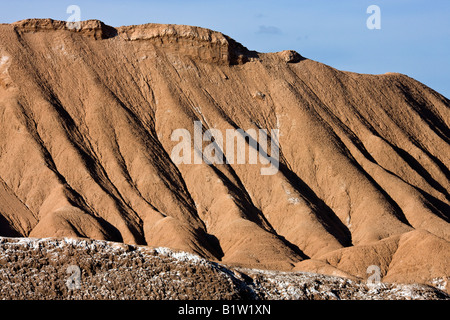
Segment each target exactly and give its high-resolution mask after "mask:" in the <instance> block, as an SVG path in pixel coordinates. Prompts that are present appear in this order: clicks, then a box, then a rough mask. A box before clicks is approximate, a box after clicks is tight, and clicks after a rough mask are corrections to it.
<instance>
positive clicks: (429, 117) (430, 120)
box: [397, 84, 450, 143]
mask: <svg viewBox="0 0 450 320" xmlns="http://www.w3.org/2000/svg"><path fill="white" fill-rule="evenodd" d="M397 87H398V88H399V89H400V90H401V92H402V93H403V95H404V98H405V101H406V103H407V104H408V105H410V106H411V107H412V108H413V109H414V111H416V112H417V114H419V115H420V117H421V118H422V119H423V120H424V121H425V122H426V123H427V124H428V126H429V127H430V129H431V130H433V131H434V132H435V133H436V134H437V135H438V136H439V137H440V138H441V139H442V140H444V141H445V142H447V143H450V129H449V128H448V126H447V125H446V124H445V122H444V121H443V120H442V119H441V118H440V117H439V116H438V115H436V114H435V113H434V112H432V110H430V109H429V108H428V106H427V105H426V103H425V102H424V101H423V103H419V101H418V99H417V97H415V96H414V94H413V93H412V92H411V89H410V88H409V87H408V86H405V85H403V84H397ZM447 102H448V100H447Z"/></svg>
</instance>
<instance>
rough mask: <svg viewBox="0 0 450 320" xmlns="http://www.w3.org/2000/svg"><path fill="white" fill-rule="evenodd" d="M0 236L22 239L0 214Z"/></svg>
mask: <svg viewBox="0 0 450 320" xmlns="http://www.w3.org/2000/svg"><path fill="white" fill-rule="evenodd" d="M0 236H1V237H23V235H21V234H20V233H19V231H17V230H16V229H14V228H13V227H12V226H11V224H10V222H9V221H8V220H7V219H6V218H5V217H4V216H3V215H2V214H1V213H0Z"/></svg>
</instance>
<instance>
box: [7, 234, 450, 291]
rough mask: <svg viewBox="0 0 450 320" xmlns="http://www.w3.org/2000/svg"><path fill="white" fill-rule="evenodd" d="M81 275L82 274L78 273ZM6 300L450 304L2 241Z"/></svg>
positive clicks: (332, 282) (95, 248) (131, 252)
mask: <svg viewBox="0 0 450 320" xmlns="http://www.w3.org/2000/svg"><path fill="white" fill-rule="evenodd" d="M77 270H79V272H80V273H79V274H78V273H77ZM0 283H1V286H0V299H191V300H192V299H196V300H197V299H222V300H223V299H227V300H228V299H234V300H236V299H257V300H261V299H262V300H265V299H270V300H276V299H300V300H306V299H308V300H309V299H318V300H322V299H334V300H336V299H427V300H428V299H448V298H449V297H448V296H447V295H446V294H445V293H444V292H442V291H440V290H437V289H436V288H433V287H430V286H423V285H399V284H385V283H382V284H379V285H377V286H375V287H370V286H368V285H367V284H366V283H364V282H358V281H351V280H349V279H345V278H340V277H331V276H323V275H318V274H312V273H301V272H277V271H260V270H252V269H236V268H227V267H225V266H223V265H220V264H217V263H213V262H209V261H207V260H205V259H202V258H200V257H198V256H195V255H192V254H189V253H185V252H175V251H171V250H169V249H167V248H148V247H142V246H133V245H123V244H120V243H113V242H106V241H96V240H75V239H60V240H57V239H30V238H0Z"/></svg>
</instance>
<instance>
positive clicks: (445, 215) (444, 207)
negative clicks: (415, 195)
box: [416, 188, 450, 223]
mask: <svg viewBox="0 0 450 320" xmlns="http://www.w3.org/2000/svg"><path fill="white" fill-rule="evenodd" d="M416 190H417V191H419V192H420V194H421V195H422V196H423V197H424V198H425V199H426V200H427V201H428V203H425V205H426V206H427V207H428V208H429V209H430V210H431V211H433V213H434V214H436V215H437V216H438V217H439V218H441V219H443V220H445V221H446V222H448V223H450V205H448V204H447V203H445V202H443V201H441V200H439V199H437V198H435V197H433V196H432V195H431V194H429V193H427V192H425V191H423V190H421V189H419V188H416Z"/></svg>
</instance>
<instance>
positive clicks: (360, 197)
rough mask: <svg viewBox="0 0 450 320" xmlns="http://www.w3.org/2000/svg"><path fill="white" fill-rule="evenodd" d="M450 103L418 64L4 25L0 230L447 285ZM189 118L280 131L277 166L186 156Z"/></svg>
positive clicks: (214, 37) (0, 34) (93, 29)
mask: <svg viewBox="0 0 450 320" xmlns="http://www.w3.org/2000/svg"><path fill="white" fill-rule="evenodd" d="M449 106H450V101H449V100H448V99H447V98H445V97H444V96H442V95H440V94H439V93H437V92H435V91H433V90H432V89H430V88H428V87H426V86H425V85H423V84H421V83H419V82H417V81H415V80H414V79H411V78H409V77H408V76H406V75H401V74H396V73H391V74H383V75H365V74H357V73H350V72H343V71H339V70H336V69H334V68H332V67H329V66H327V65H324V64H321V63H319V62H316V61H313V60H310V59H305V58H303V57H301V56H300V55H299V54H297V53H295V52H293V51H284V52H279V53H257V52H253V51H249V50H247V49H246V48H245V47H244V46H242V45H241V44H239V43H237V42H235V41H234V40H232V39H230V38H229V37H227V36H225V35H223V34H221V33H220V32H215V31H211V30H207V29H202V28H198V27H190V26H179V25H158V24H147V25H140V26H126V27H120V28H113V27H109V26H106V25H104V24H103V23H101V22H100V21H96V20H90V21H85V22H82V23H81V29H79V30H76V29H75V30H71V29H68V28H67V26H66V24H65V23H64V22H61V21H54V20H50V19H42V20H39V19H30V20H24V21H19V22H16V23H13V24H2V25H0V235H2V236H13V237H17V236H19V237H36V238H44V237H86V238H92V239H99V240H112V241H118V242H124V243H128V244H140V245H149V246H155V247H159V246H164V247H170V248H173V249H176V250H184V251H187V252H192V253H196V254H198V255H200V256H202V257H204V258H207V259H210V260H214V261H221V263H226V264H229V265H236V266H241V267H256V268H265V269H278V270H302V271H312V272H319V273H325V274H334V275H340V276H346V277H351V278H352V277H353V278H361V279H364V278H366V277H367V276H368V274H367V268H368V267H369V266H370V265H376V266H378V267H379V268H380V270H381V276H382V278H383V279H384V280H385V281H391V282H420V283H431V281H432V280H433V279H436V278H440V279H444V280H443V281H445V279H447V278H448V276H449V275H450V274H449V273H450V270H449V268H448V264H449V261H450V244H449V240H450V225H449V219H450V210H449V208H450V207H449V199H450V196H449V176H450V175H449V169H448V168H449V164H450V163H449V161H450V160H449V159H450V157H449V154H450V146H449V136H450V135H449V120H450V109H449ZM194 121H200V122H201V124H202V128H203V130H208V129H217V130H218V131H220V132H225V131H226V130H227V129H239V128H240V129H243V130H249V129H254V130H258V129H264V130H267V132H271V131H270V130H271V129H278V130H279V160H280V161H279V168H278V171H277V172H276V173H275V174H273V175H261V171H260V169H261V168H262V167H267V165H266V164H264V163H261V162H258V163H256V164H250V163H248V162H247V163H245V164H239V163H228V164H226V163H225V164H212V165H209V164H206V163H205V162H202V163H200V164H176V163H174V161H172V159H171V153H172V150H173V148H174V147H175V146H176V145H177V143H178V142H177V141H173V139H171V137H172V133H173V132H174V130H176V129H186V130H188V131H189V132H190V134H191V136H194V134H195V132H194ZM250 143H251V142H250V141H248V140H247V144H250ZM207 145H208V141H204V142H203V147H205V146H207ZM194 153H195V150H194V146H193V147H192V154H194Z"/></svg>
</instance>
